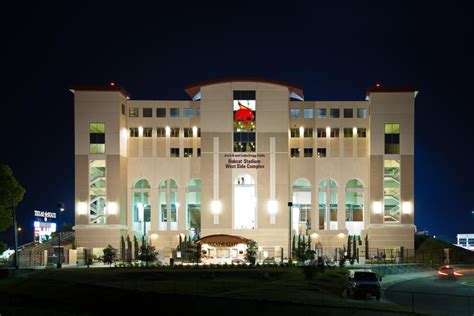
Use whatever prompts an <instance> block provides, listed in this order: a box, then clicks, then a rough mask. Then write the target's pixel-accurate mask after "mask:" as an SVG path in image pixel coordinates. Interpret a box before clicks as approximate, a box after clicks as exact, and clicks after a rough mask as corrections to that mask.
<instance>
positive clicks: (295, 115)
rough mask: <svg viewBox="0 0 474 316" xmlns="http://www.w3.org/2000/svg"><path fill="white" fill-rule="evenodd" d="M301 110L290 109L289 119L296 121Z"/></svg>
mask: <svg viewBox="0 0 474 316" xmlns="http://www.w3.org/2000/svg"><path fill="white" fill-rule="evenodd" d="M300 113H301V110H300V109H290V118H292V119H297V118H299V117H300Z"/></svg>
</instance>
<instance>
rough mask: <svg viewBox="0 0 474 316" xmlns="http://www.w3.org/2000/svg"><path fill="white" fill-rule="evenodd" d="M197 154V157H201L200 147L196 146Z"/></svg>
mask: <svg viewBox="0 0 474 316" xmlns="http://www.w3.org/2000/svg"><path fill="white" fill-rule="evenodd" d="M197 156H198V157H201V148H198V149H197Z"/></svg>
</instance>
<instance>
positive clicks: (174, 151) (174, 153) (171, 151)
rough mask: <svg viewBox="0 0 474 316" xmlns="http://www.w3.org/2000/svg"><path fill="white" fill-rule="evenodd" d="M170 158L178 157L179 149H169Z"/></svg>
mask: <svg viewBox="0 0 474 316" xmlns="http://www.w3.org/2000/svg"><path fill="white" fill-rule="evenodd" d="M170 156H171V157H179V148H170Z"/></svg>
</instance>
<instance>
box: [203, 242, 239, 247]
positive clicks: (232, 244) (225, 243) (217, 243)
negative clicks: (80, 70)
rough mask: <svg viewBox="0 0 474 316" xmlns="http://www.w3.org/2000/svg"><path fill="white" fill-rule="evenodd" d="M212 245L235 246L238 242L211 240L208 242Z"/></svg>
mask: <svg viewBox="0 0 474 316" xmlns="http://www.w3.org/2000/svg"><path fill="white" fill-rule="evenodd" d="M208 245H209V246H211V247H235V246H237V245H238V243H236V242H210V243H208Z"/></svg>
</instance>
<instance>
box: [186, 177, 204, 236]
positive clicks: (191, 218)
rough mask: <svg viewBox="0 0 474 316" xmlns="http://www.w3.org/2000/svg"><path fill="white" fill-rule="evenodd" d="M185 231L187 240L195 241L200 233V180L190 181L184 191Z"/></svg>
mask: <svg viewBox="0 0 474 316" xmlns="http://www.w3.org/2000/svg"><path fill="white" fill-rule="evenodd" d="M186 229H188V230H189V238H190V239H191V240H197V239H199V238H200V231H201V180H200V179H191V180H189V182H188V187H187V189H186Z"/></svg>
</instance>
